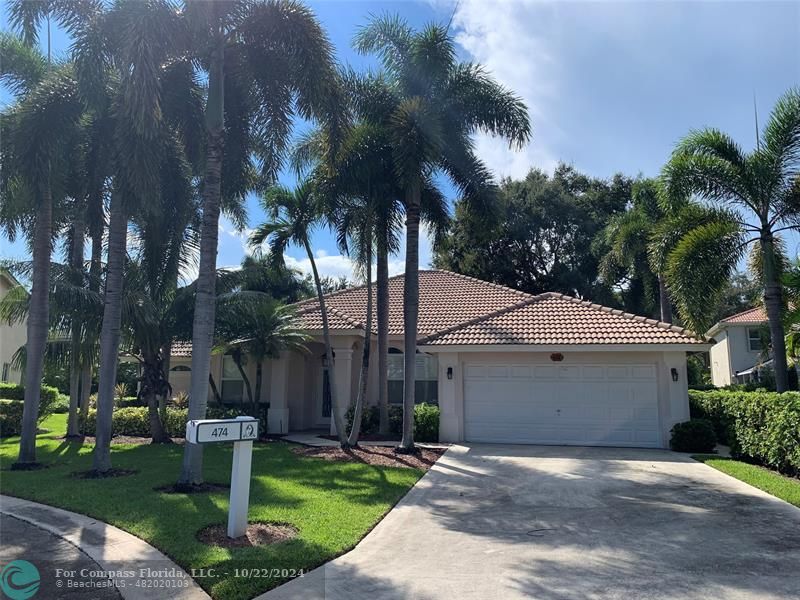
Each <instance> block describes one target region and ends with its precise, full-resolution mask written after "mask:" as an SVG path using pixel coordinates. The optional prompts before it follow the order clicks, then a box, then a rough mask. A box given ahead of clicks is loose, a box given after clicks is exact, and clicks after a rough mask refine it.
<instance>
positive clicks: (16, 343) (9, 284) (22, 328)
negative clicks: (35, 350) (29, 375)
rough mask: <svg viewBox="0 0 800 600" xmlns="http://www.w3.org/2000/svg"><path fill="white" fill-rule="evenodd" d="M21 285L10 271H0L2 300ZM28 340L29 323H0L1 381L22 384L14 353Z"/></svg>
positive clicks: (0, 294) (0, 295)
mask: <svg viewBox="0 0 800 600" xmlns="http://www.w3.org/2000/svg"><path fill="white" fill-rule="evenodd" d="M18 285H20V283H19V282H18V281H17V280H16V279H15V278H14V276H13V275H11V274H10V273H9V272H8V271H5V270H3V269H0V299H2V298H3V297H4V296H5V295H6V294H7V293H8V292H9V291H11V289H13V288H15V287H17V286H18ZM27 339H28V333H27V321H21V322H15V323H14V324H12V325H9V324H8V323H7V322H0V381H2V382H9V383H22V372H21V371H20V370H19V369H14V368H13V367H12V366H11V365H12V364H13V361H12V359H13V356H14V353H15V352H16V351H17V350H18V349H19V348H21V347H22V346H24V345H25V342H26V340H27Z"/></svg>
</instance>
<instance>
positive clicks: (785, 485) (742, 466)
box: [692, 454, 800, 508]
mask: <svg viewBox="0 0 800 600" xmlns="http://www.w3.org/2000/svg"><path fill="white" fill-rule="evenodd" d="M692 458H693V459H695V460H698V461H700V462H702V463H705V464H707V465H708V466H709V467H714V468H715V469H717V470H718V471H722V472H723V473H726V474H728V475H730V476H731V477H735V478H736V479H739V480H740V481H744V482H745V483H748V484H750V485H752V486H753V487H757V488H758V489H760V490H764V491H765V492H767V493H768V494H772V495H773V496H776V497H778V498H780V499H781V500H786V502H789V503H790V504H794V505H795V506H797V507H798V508H800V479H796V478H794V477H785V476H784V475H781V474H780V473H776V472H775V471H770V470H769V469H765V468H764V467H759V466H757V465H751V464H748V463H745V462H742V461H740V460H734V459H732V458H724V457H721V456H717V455H716V454H697V455H695V456H692Z"/></svg>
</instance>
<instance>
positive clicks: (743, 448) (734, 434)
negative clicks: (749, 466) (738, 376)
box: [689, 390, 800, 475]
mask: <svg viewBox="0 0 800 600" xmlns="http://www.w3.org/2000/svg"><path fill="white" fill-rule="evenodd" d="M689 405H690V409H691V415H692V417H693V418H700V419H708V420H709V421H710V422H711V424H712V425H713V426H714V430H715V432H716V434H717V439H718V440H719V441H720V443H723V444H727V445H729V446H730V448H731V454H733V455H734V456H738V457H744V458H749V459H751V460H753V461H755V462H758V463H761V464H763V465H765V466H768V467H771V468H773V469H776V470H778V471H781V472H783V473H787V474H790V475H795V474H799V473H800V393H798V392H785V393H783V394H778V393H776V392H767V391H757V392H744V391H722V390H717V391H697V390H689Z"/></svg>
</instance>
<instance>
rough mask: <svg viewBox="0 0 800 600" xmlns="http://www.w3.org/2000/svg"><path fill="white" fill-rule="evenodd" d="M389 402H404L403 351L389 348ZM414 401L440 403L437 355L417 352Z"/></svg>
mask: <svg viewBox="0 0 800 600" xmlns="http://www.w3.org/2000/svg"><path fill="white" fill-rule="evenodd" d="M388 366H389V369H388V370H389V403H390V404H402V403H403V373H404V363H403V353H402V352H400V351H399V350H395V349H394V348H390V349H389V365H388ZM414 402H415V403H416V404H421V403H423V402H426V403H428V404H438V403H439V362H438V360H437V359H436V357H435V356H431V355H429V354H417V361H416V385H415V389H414Z"/></svg>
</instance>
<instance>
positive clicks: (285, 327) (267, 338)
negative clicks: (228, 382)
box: [214, 291, 309, 417]
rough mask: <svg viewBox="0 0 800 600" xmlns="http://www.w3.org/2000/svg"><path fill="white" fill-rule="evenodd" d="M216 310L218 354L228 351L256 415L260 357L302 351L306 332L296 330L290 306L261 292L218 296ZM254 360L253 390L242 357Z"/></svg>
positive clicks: (261, 367) (262, 359)
mask: <svg viewBox="0 0 800 600" xmlns="http://www.w3.org/2000/svg"><path fill="white" fill-rule="evenodd" d="M218 303H219V311H218V313H219V314H218V317H219V318H218V319H217V326H216V337H217V339H218V342H217V344H216V346H215V348H214V350H215V352H218V353H230V354H231V355H232V356H233V357H234V361H235V363H236V366H237V368H238V369H239V373H240V375H241V376H242V379H243V380H244V382H245V387H246V389H247V393H248V398H249V400H250V405H251V413H252V415H253V416H254V417H258V403H259V402H261V388H262V383H263V368H264V360H266V359H267V358H275V357H277V356H278V355H280V353H281V352H283V351H287V350H291V351H298V352H305V351H306V342H307V341H308V339H309V337H308V335H307V334H306V333H305V332H304V331H303V330H302V329H300V328H299V327H298V326H297V324H296V322H295V317H294V313H293V311H292V309H291V308H290V307H287V306H284V305H282V304H280V303H279V302H276V301H275V300H274V299H273V298H272V297H270V296H269V295H268V294H264V293H262V292H243V291H238V292H233V293H231V294H226V295H223V296H221V297H220V298H218ZM244 356H247V357H249V358H250V359H252V360H254V361H255V364H256V381H255V391H252V389H251V385H250V378H249V377H248V376H247V373H246V371H245V370H244V365H243V362H242V360H243V357H244Z"/></svg>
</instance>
